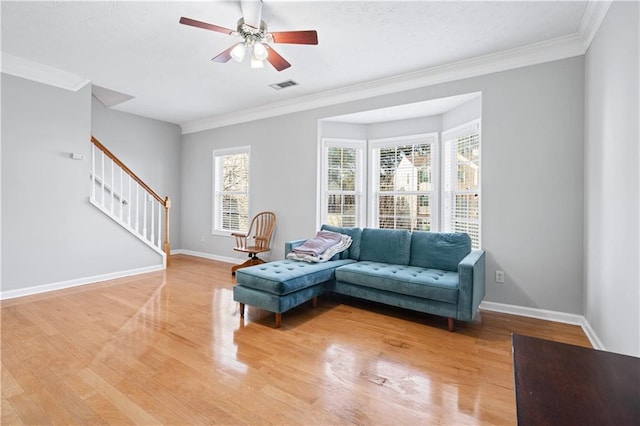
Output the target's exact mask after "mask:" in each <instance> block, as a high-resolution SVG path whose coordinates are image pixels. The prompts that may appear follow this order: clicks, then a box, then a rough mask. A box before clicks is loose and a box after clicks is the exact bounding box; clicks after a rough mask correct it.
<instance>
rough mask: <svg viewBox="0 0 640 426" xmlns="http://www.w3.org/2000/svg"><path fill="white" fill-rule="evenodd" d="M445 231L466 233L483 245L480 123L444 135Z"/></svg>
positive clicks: (473, 123)
mask: <svg viewBox="0 0 640 426" xmlns="http://www.w3.org/2000/svg"><path fill="white" fill-rule="evenodd" d="M442 140H443V185H442V219H443V221H442V225H443V226H442V230H443V231H445V232H466V233H467V234H469V236H470V237H471V241H472V244H473V247H474V248H479V247H480V123H479V121H474V122H472V123H469V124H466V125H464V126H461V127H458V128H455V129H451V130H449V131H446V132H444V133H443V134H442Z"/></svg>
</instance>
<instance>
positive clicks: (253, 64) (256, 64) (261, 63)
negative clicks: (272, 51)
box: [251, 56, 264, 68]
mask: <svg viewBox="0 0 640 426" xmlns="http://www.w3.org/2000/svg"><path fill="white" fill-rule="evenodd" d="M251 68H264V61H262V60H260V59H257V58H256V57H255V56H252V57H251Z"/></svg>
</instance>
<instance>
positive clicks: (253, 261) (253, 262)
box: [231, 256, 264, 275]
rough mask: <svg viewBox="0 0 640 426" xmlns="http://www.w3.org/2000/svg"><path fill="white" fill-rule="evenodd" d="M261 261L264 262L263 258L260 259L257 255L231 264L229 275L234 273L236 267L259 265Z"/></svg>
mask: <svg viewBox="0 0 640 426" xmlns="http://www.w3.org/2000/svg"><path fill="white" fill-rule="evenodd" d="M261 263H264V260H262V259H260V258H259V257H258V256H255V257H251V258H249V259H248V260H247V261H246V262H244V263H243V264H241V265H235V266H233V267H232V268H231V275H235V274H236V271H237V270H238V269H241V268H246V267H247V266H254V265H260V264H261Z"/></svg>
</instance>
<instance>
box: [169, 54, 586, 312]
mask: <svg viewBox="0 0 640 426" xmlns="http://www.w3.org/2000/svg"><path fill="white" fill-rule="evenodd" d="M471 92H482V94H483V96H482V123H483V128H482V130H483V188H482V194H483V205H482V209H483V210H482V217H483V244H484V248H485V249H486V250H487V282H488V288H487V297H486V300H489V301H495V302H503V303H510V304H514V305H521V306H527V307H535V308H543V309H549V310H554V311H562V312H568V313H575V314H581V313H582V308H583V304H582V301H583V291H582V289H583V284H582V282H583V262H582V259H583V253H582V252H583V189H584V187H583V181H582V179H583V175H584V173H583V168H584V167H583V155H584V150H583V139H584V107H583V105H584V96H583V95H584V58H583V57H576V58H571V59H566V60H562V61H556V62H551V63H547V64H541V65H536V66H531V67H526V68H520V69H517V70H512V71H505V72H501V73H496V74H491V75H486V76H482V77H476V78H471V79H465V80H461V81H456V82H451V83H446V84H439V85H435V86H430V87H425V88H421V89H416V90H412V91H408V92H400V93H395V94H392V95H387V96H379V97H374V98H370V99H366V100H360V101H354V102H349V103H344V104H340V105H334V106H331V107H324V108H318V109H314V110H309V111H303V112H299V113H293V114H288V115H284V116H280V117H275V118H269V119H263V120H258V121H254V122H251V123H246V124H239V125H234V126H228V127H224V128H219V129H212V130H208V131H203V132H198V133H193V134H187V135H184V136H183V157H182V161H183V165H182V167H183V174H182V176H183V179H182V200H183V204H182V211H183V220H182V246H183V248H184V249H188V250H194V251H198V252H204V253H208V254H211V255H213V256H220V257H230V256H234V254H233V251H232V246H233V242H232V241H231V240H230V239H229V238H228V237H220V236H212V235H211V191H212V187H211V173H212V160H211V156H212V154H211V152H212V150H213V149H215V148H224V147H231V146H241V145H250V146H251V177H250V179H251V182H250V185H251V196H252V200H251V210H252V212H254V213H255V212H258V211H260V210H273V211H275V212H276V213H277V214H278V224H279V226H278V227H277V229H276V234H275V240H274V246H275V248H274V250H273V252H272V255H271V257H272V258H274V259H277V258H282V257H283V254H284V253H283V252H284V249H283V245H284V242H285V241H287V240H291V239H296V238H302V237H308V236H310V235H313V233H314V232H315V228H316V223H315V221H316V191H317V184H318V183H317V181H316V180H317V152H318V120H319V119H323V118H327V117H333V116H336V115H342V114H349V113H354V112H359V111H365V110H371V109H377V108H383V107H388V106H393V105H400V104H405V103H412V102H418V101H424V100H428V99H437V98H441V97H447V96H452V95H459V94H465V93H471ZM203 236H204V239H205V242H201V237H203ZM496 269H500V270H504V271H505V274H506V283H505V284H503V285H500V284H496V283H495V282H494V272H495V270H496Z"/></svg>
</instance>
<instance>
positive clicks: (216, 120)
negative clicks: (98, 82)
mask: <svg viewBox="0 0 640 426" xmlns="http://www.w3.org/2000/svg"><path fill="white" fill-rule="evenodd" d="M583 54H584V43H583V39H582V37H581V36H580V35H578V34H573V35H570V36H564V37H559V38H556V39H553V40H548V41H543V42H539V43H535V44H530V45H527V46H523V47H519V48H516V49H510V50H505V51H502V52H498V53H492V54H489V55H484V56H480V57H477V58H473V59H468V60H463V61H459V62H455V63H451V64H446V65H440V66H436V67H432V68H427V69H424V70H421V71H416V72H412V73H407V74H401V75H397V76H393V77H388V78H384V79H380V80H375V81H369V82H365V83H360V84H356V85H353V86H349V87H344V88H340V89H334V90H329V91H325V92H322V93H318V94H314V95H308V96H303V97H299V98H296V99H291V100H287V101H282V102H276V103H272V104H267V105H262V106H259V107H255V108H249V109H246V110H243V111H241V112H234V113H229V114H221V115H216V116H212V117H206V118H203V119H199V120H194V121H189V122H186V123H183V124H181V128H182V134H188V133H194V132H200V131H203V130H209V129H215V128H218V127H224V126H229V125H233V124H239V123H244V122H248V121H254V120H260V119H263V118H269V117H275V116H278V115H283V114H289V113H292V112H299V111H304V110H309V109H313V108H320V107H324V106H329V105H335V104H340V103H344V102H351V101H356V100H361V99H366V98H371V97H374V96H380V95H387V94H392V93H397V92H401V91H406V90H413V89H417V88H420V87H426V86H431V85H434V84H440V83H446V82H450V81H455V80H461V79H465V78H471V77H478V76H481V75H486V74H492V73H495V72H501V71H507V70H511V69H515V68H521V67H525V66H529V65H535V64H540V63H545V62H551V61H556V60H559V59H565V58H570V57H574V56H579V55H583Z"/></svg>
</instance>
